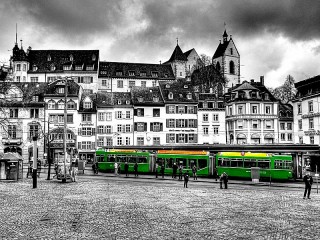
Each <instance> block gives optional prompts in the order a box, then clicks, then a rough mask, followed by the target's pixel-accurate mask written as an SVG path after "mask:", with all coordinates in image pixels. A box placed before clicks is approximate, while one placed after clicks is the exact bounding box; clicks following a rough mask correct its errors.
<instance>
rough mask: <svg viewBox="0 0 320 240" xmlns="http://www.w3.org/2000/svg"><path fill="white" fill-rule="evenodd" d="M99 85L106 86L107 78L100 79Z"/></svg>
mask: <svg viewBox="0 0 320 240" xmlns="http://www.w3.org/2000/svg"><path fill="white" fill-rule="evenodd" d="M101 85H102V86H104V87H105V86H107V80H106V79H102V81H101Z"/></svg>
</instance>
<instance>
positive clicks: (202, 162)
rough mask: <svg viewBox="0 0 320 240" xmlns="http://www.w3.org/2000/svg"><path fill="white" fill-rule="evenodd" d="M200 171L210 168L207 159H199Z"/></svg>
mask: <svg viewBox="0 0 320 240" xmlns="http://www.w3.org/2000/svg"><path fill="white" fill-rule="evenodd" d="M198 164H199V169H202V168H206V167H207V166H208V161H207V159H198Z"/></svg>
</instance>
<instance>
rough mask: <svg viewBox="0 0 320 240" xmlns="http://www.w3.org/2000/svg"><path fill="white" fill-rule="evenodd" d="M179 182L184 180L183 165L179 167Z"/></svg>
mask: <svg viewBox="0 0 320 240" xmlns="http://www.w3.org/2000/svg"><path fill="white" fill-rule="evenodd" d="M179 180H182V165H179Z"/></svg>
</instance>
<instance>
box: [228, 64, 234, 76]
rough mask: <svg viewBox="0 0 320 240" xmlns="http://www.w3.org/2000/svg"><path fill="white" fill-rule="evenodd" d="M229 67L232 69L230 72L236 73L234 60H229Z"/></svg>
mask: <svg viewBox="0 0 320 240" xmlns="http://www.w3.org/2000/svg"><path fill="white" fill-rule="evenodd" d="M229 69H230V74H234V73H235V72H234V62H233V61H230V62H229Z"/></svg>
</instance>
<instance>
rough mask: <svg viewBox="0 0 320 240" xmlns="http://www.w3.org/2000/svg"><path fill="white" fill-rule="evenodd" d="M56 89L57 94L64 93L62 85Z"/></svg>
mask: <svg viewBox="0 0 320 240" xmlns="http://www.w3.org/2000/svg"><path fill="white" fill-rule="evenodd" d="M56 91H57V93H58V94H63V93H64V87H58V88H57V90H56Z"/></svg>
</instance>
